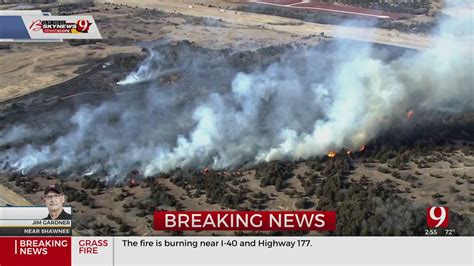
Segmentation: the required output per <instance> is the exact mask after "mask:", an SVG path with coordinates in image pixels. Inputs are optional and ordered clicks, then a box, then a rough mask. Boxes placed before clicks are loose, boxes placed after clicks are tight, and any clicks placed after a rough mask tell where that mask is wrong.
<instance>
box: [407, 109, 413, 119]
mask: <svg viewBox="0 0 474 266" xmlns="http://www.w3.org/2000/svg"><path fill="white" fill-rule="evenodd" d="M414 114H415V111H413V110H410V111H408V112H407V119H411V118H412V117H413V115H414Z"/></svg>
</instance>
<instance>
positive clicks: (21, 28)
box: [0, 10, 102, 42]
mask: <svg viewBox="0 0 474 266" xmlns="http://www.w3.org/2000/svg"><path fill="white" fill-rule="evenodd" d="M63 39H102V36H101V34H100V32H99V29H98V27H97V24H96V23H95V21H94V18H93V17H92V16H51V15H50V14H48V13H43V12H42V11H41V10H31V12H28V13H25V11H10V12H9V11H3V12H0V41H2V42H23V41H35V40H42V41H61V40H63Z"/></svg>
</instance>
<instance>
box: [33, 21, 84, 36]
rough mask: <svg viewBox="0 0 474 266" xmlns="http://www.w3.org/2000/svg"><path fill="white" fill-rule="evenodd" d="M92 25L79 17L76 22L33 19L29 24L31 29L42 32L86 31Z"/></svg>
mask: <svg viewBox="0 0 474 266" xmlns="http://www.w3.org/2000/svg"><path fill="white" fill-rule="evenodd" d="M91 25H92V22H90V21H89V20H87V19H79V20H77V21H76V22H66V21H65V20H39V19H38V20H34V21H33V22H32V23H31V25H30V27H29V28H30V30H32V31H43V33H88V32H89V28H90V26H91Z"/></svg>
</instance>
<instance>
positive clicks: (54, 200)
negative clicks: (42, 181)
mask: <svg viewBox="0 0 474 266" xmlns="http://www.w3.org/2000/svg"><path fill="white" fill-rule="evenodd" d="M43 200H44V204H46V207H48V212H49V214H48V216H47V217H46V218H44V220H71V218H72V216H71V214H69V213H67V212H65V211H64V209H63V205H64V202H65V201H66V199H65V196H64V194H63V191H62V189H61V187H60V186H59V185H58V184H53V185H49V186H48V187H46V189H45V190H44V196H43Z"/></svg>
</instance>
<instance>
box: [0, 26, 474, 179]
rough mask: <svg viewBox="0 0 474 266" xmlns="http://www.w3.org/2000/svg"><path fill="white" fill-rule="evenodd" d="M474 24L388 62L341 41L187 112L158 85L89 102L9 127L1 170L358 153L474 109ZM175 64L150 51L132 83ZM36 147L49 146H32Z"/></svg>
mask: <svg viewBox="0 0 474 266" xmlns="http://www.w3.org/2000/svg"><path fill="white" fill-rule="evenodd" d="M472 19H473V18H472V17H470V18H467V19H457V20H450V21H445V22H443V24H442V26H441V27H440V35H439V36H440V38H438V39H436V41H435V42H434V43H433V45H432V47H431V48H429V49H427V50H426V51H423V52H420V53H417V54H410V55H406V56H404V57H402V58H400V59H397V60H393V61H388V62H387V61H385V60H382V59H379V58H375V57H373V56H372V54H373V50H372V49H373V47H372V46H371V45H369V44H361V43H357V44H355V43H344V42H335V43H334V44H331V47H330V49H324V50H321V49H317V48H312V49H309V50H301V51H300V52H297V53H292V56H287V57H284V58H283V59H282V60H281V62H278V63H275V64H272V65H270V66H269V67H268V68H266V69H264V70H263V71H253V72H248V73H243V72H240V73H237V74H235V75H234V77H233V79H232V80H231V83H230V84H231V89H230V90H227V92H215V93H211V94H209V95H208V97H205V98H196V99H194V100H193V101H191V102H190V103H189V105H185V106H183V105H179V104H177V103H178V102H179V99H178V98H179V97H177V94H175V93H174V92H171V91H169V90H168V91H161V90H159V86H160V85H159V83H158V82H155V83H153V82H152V83H151V85H150V86H151V87H153V88H158V90H157V91H154V92H148V93H146V95H142V97H135V98H132V99H135V100H136V101H130V100H129V99H127V100H121V99H116V100H114V101H107V102H104V103H102V104H101V105H100V106H91V105H83V106H81V107H80V108H79V109H78V110H77V111H76V112H75V113H74V114H73V115H72V116H71V117H70V118H69V121H68V123H58V125H52V127H53V126H58V127H61V129H54V128H51V127H37V126H33V125H25V124H21V123H20V124H17V125H14V126H12V127H8V128H6V129H4V130H2V131H0V136H1V139H0V145H8V146H9V148H8V149H6V150H3V151H2V153H1V154H0V165H1V166H2V168H3V169H4V170H9V171H12V170H15V171H22V172H32V171H38V170H42V169H48V170H52V171H57V172H60V173H68V172H74V171H76V172H77V171H79V172H81V173H82V174H87V175H92V174H104V175H106V176H109V177H110V178H116V177H122V176H124V175H125V174H126V173H127V172H129V171H130V170H132V169H138V170H140V171H141V172H142V173H143V174H144V175H146V176H149V175H153V174H156V173H158V172H166V171H170V170H173V169H175V168H177V167H205V166H210V167H214V168H226V167H235V166H241V165H243V164H248V163H250V164H252V163H256V162H261V161H271V160H280V159H284V160H294V159H300V158H309V157H312V156H316V155H321V154H325V153H327V152H328V150H337V149H341V148H351V149H358V148H359V147H360V146H361V145H363V144H365V143H367V142H368V141H370V140H371V139H373V138H375V137H376V136H377V135H378V134H380V133H381V132H383V131H384V130H385V129H387V128H388V127H389V126H390V125H391V124H393V123H395V122H399V121H400V118H401V117H402V118H403V116H404V114H405V113H406V112H407V110H410V109H415V110H424V111H429V110H443V111H448V112H462V111H464V110H468V109H472V108H474V90H473V87H472V84H474V76H473V75H472V71H473V69H474V57H473V54H472V51H469V50H467V48H466V45H465V43H462V42H459V41H458V38H460V36H459V35H464V36H465V35H471V36H472V35H473V29H472V27H470V26H471V25H472V23H473V21H472ZM205 60H209V58H199V57H196V58H190V59H189V61H188V62H187V63H189V65H186V66H183V69H184V70H185V71H186V72H189V73H191V74H190V75H192V73H199V74H200V75H202V74H204V73H203V72H202V71H201V72H200V70H199V69H197V68H198V67H201V66H203V65H205V64H206V61H205ZM167 63H168V62H166V60H164V59H163V57H162V55H160V54H159V53H157V52H153V53H150V58H148V59H146V60H145V61H144V62H143V64H142V65H141V66H140V68H139V69H138V70H137V71H136V72H135V73H131V74H130V75H129V77H127V78H126V79H125V80H124V81H122V84H128V86H130V84H135V83H138V82H142V81H150V80H151V81H153V80H156V79H157V77H159V76H160V73H161V71H162V65H164V64H167ZM219 68H220V69H221V70H219V71H221V72H225V73H228V72H230V71H232V70H233V68H232V67H230V66H225V65H222V66H219ZM226 71H228V72H226ZM220 78H221V77H220V76H209V77H208V80H209V81H212V80H219V79H220ZM216 82H217V81H216ZM210 84H212V82H210ZM194 85H195V84H193V83H192V82H191V83H190V84H183V86H191V87H193V86H194ZM132 86H133V85H132ZM209 89H210V90H211V91H212V90H213V88H209ZM215 91H217V90H215ZM144 94H145V93H144ZM138 98H139V99H138ZM59 117H60V115H59V114H58V120H59ZM55 132H60V134H59V135H58V134H57V133H55ZM31 139H33V140H34V139H48V141H49V142H46V141H45V142H43V143H41V142H35V141H32V142H31V143H29V144H26V143H28V142H26V141H25V140H31ZM51 139H52V140H51Z"/></svg>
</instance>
